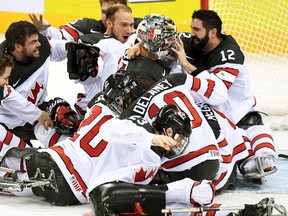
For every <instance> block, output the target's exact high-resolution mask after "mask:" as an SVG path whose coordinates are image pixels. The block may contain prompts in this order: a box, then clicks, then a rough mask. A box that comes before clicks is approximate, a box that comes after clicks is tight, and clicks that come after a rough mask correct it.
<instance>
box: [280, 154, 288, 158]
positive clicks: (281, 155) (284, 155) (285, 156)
mask: <svg viewBox="0 0 288 216" xmlns="http://www.w3.org/2000/svg"><path fill="white" fill-rule="evenodd" d="M278 157H281V158H286V159H288V155H287V154H278Z"/></svg>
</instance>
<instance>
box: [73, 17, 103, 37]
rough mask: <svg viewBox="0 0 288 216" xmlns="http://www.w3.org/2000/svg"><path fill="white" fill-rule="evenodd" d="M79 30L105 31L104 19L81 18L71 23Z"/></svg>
mask: <svg viewBox="0 0 288 216" xmlns="http://www.w3.org/2000/svg"><path fill="white" fill-rule="evenodd" d="M70 25H71V26H73V27H74V28H75V29H77V30H78V31H80V32H82V33H83V34H89V33H96V32H100V33H104V32H105V31H106V28H105V26H104V25H103V23H102V20H95V19H90V18H81V19H78V20H76V21H74V22H71V23H70Z"/></svg>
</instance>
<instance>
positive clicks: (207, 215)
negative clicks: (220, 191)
mask: <svg viewBox="0 0 288 216" xmlns="http://www.w3.org/2000/svg"><path fill="white" fill-rule="evenodd" d="M220 206H221V204H219V203H214V204H213V205H212V206H211V207H214V208H218V207H220ZM216 213H217V211H208V212H207V214H206V216H215V215H216Z"/></svg>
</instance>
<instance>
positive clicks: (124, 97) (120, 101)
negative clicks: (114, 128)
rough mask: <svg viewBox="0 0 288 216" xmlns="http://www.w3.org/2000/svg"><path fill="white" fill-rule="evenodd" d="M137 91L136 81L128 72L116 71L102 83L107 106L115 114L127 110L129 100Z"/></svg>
mask: <svg viewBox="0 0 288 216" xmlns="http://www.w3.org/2000/svg"><path fill="white" fill-rule="evenodd" d="M137 89H138V85H137V83H136V81H135V80H134V79H133V78H132V75H131V74H130V73H128V72H124V71H117V72H116V73H115V74H112V75H110V76H109V77H108V79H107V80H106V81H105V82H104V87H103V93H104V98H105V100H106V101H107V103H108V106H109V107H110V108H111V109H112V110H113V111H114V112H116V113H117V114H121V112H122V111H123V109H127V107H128V104H129V99H130V98H131V97H132V96H134V92H135V91H136V90H137Z"/></svg>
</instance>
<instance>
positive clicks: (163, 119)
mask: <svg viewBox="0 0 288 216" xmlns="http://www.w3.org/2000/svg"><path fill="white" fill-rule="evenodd" d="M152 125H153V127H154V128H155V129H156V130H158V131H163V132H164V134H167V132H166V130H167V129H168V128H172V130H173V135H172V138H174V139H175V140H177V139H178V137H179V136H180V137H182V141H181V143H179V144H178V145H177V146H176V147H174V148H173V149H172V150H171V151H169V152H167V154H166V155H165V157H168V158H173V157H176V156H179V155H180V154H181V153H182V152H183V151H184V150H185V148H186V147H187V145H188V143H189V137H190V134H191V133H192V126H191V120H190V118H189V117H188V115H187V114H186V113H185V112H184V111H182V110H181V109H180V108H179V107H177V106H176V105H172V104H168V105H165V106H164V107H162V108H161V109H159V111H158V112H157V114H156V116H155V119H154V121H153V123H152Z"/></svg>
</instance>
